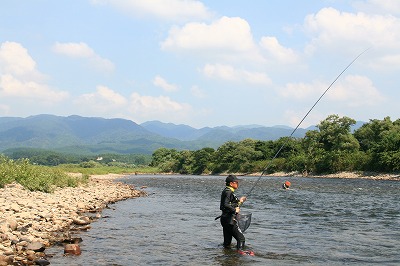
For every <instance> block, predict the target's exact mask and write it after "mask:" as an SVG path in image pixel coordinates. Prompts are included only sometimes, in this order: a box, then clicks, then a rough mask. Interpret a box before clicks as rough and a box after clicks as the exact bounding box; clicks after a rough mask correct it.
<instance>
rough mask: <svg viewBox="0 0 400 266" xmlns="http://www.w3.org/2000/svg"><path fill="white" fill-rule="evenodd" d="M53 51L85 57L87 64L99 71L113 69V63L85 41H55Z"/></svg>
mask: <svg viewBox="0 0 400 266" xmlns="http://www.w3.org/2000/svg"><path fill="white" fill-rule="evenodd" d="M53 51H54V52H56V53H59V54H62V55H65V56H68V57H71V58H78V59H86V60H88V62H89V64H90V65H91V66H92V67H93V68H96V69H98V70H100V71H105V72H112V71H114V69H115V66H114V64H113V63H112V62H111V61H110V60H108V59H105V58H102V57H101V56H99V55H98V54H96V53H95V51H94V50H93V49H92V48H90V47H89V46H88V45H87V44H86V43H83V42H80V43H71V42H70V43H59V42H57V43H55V44H54V45H53Z"/></svg>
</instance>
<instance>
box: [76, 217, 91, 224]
mask: <svg viewBox="0 0 400 266" xmlns="http://www.w3.org/2000/svg"><path fill="white" fill-rule="evenodd" d="M73 222H74V224H77V225H87V224H90V218H89V217H86V216H84V217H80V218H77V219H73Z"/></svg>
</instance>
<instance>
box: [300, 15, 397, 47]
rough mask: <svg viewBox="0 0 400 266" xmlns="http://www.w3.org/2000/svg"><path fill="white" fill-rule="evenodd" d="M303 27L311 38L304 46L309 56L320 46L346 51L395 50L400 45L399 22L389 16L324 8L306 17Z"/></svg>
mask: <svg viewBox="0 0 400 266" xmlns="http://www.w3.org/2000/svg"><path fill="white" fill-rule="evenodd" d="M332 21H334V22H335V23H332ZM304 28H305V29H306V31H307V32H308V33H309V34H310V35H311V36H312V42H311V44H310V45H309V46H308V47H307V52H309V53H310V52H311V53H312V52H313V51H314V50H315V49H317V48H318V47H323V46H324V47H331V48H337V47H346V48H347V50H348V49H350V48H352V49H358V50H359V49H360V48H359V47H366V46H373V47H378V48H380V49H398V47H399V46H400V31H399V30H398V29H399V28H400V19H398V18H396V17H394V16H391V15H368V14H366V13H362V12H359V13H356V14H354V13H347V12H340V11H338V10H336V9H334V8H323V9H321V10H320V11H319V12H318V13H317V14H312V15H309V16H307V17H306V19H305V21H304Z"/></svg>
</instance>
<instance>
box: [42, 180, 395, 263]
mask: <svg viewBox="0 0 400 266" xmlns="http://www.w3.org/2000/svg"><path fill="white" fill-rule="evenodd" d="M257 178H258V177H247V176H246V177H242V181H241V182H240V186H239V189H238V191H237V192H236V194H237V195H238V196H241V195H244V194H246V192H247V191H249V189H250V188H251V187H252V186H253V184H254V182H256V180H257ZM224 180H225V177H223V176H157V175H137V176H134V175H132V176H128V177H125V178H123V179H121V180H120V181H122V182H125V183H129V184H133V185H135V186H136V187H140V186H147V188H146V190H147V192H148V193H149V196H147V197H142V198H135V199H129V200H126V201H121V202H117V203H115V204H113V205H110V206H109V207H110V208H108V209H105V210H104V211H103V212H102V216H103V218H101V219H99V220H97V221H96V222H93V223H92V229H90V230H89V231H87V232H82V233H80V234H79V236H80V237H82V239H83V242H82V243H81V244H80V245H81V249H82V255H80V256H75V257H73V256H63V248H62V247H53V248H50V249H48V250H47V251H46V252H47V253H48V254H51V255H53V257H52V258H51V259H50V262H51V265H71V266H72V265H85V266H87V265H400V251H399V247H400V202H399V200H400V182H397V181H384V180H378V181H377V180H366V179H324V178H299V177H286V178H284V177H269V176H268V177H262V179H261V180H260V182H259V183H258V184H257V186H256V187H255V189H254V190H253V192H252V194H251V195H250V197H249V198H248V201H247V202H245V204H244V205H243V207H242V211H248V212H251V213H252V223H251V225H250V227H249V228H248V229H247V231H246V232H245V237H246V245H247V247H248V248H249V249H252V250H253V251H254V252H255V256H241V255H238V254H237V253H236V252H235V251H234V249H232V250H226V249H224V248H223V247H222V227H221V225H220V223H219V220H217V221H215V220H214V218H215V217H216V216H218V215H219V214H220V211H219V200H220V193H221V191H222V189H223V188H224V185H225V184H224ZM285 180H289V181H290V182H291V183H292V186H291V189H290V190H283V189H281V185H282V183H283V182H284V181H285ZM234 242H235V241H234Z"/></svg>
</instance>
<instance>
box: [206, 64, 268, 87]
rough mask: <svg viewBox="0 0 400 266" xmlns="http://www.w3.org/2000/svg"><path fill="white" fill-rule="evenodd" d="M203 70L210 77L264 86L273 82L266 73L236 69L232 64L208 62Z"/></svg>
mask: <svg viewBox="0 0 400 266" xmlns="http://www.w3.org/2000/svg"><path fill="white" fill-rule="evenodd" d="M201 72H202V73H203V75H205V76H206V77H208V78H215V79H222V80H226V81H241V82H246V83H250V84H255V85H262V86H268V85H270V84H271V80H270V78H269V77H268V76H267V75H266V74H265V73H261V72H250V71H246V70H241V69H235V68H234V67H233V66H230V65H224V64H207V65H205V66H204V67H203V69H201Z"/></svg>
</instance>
